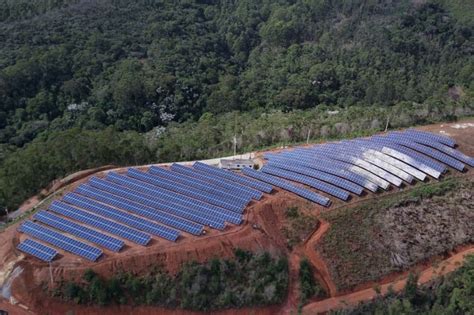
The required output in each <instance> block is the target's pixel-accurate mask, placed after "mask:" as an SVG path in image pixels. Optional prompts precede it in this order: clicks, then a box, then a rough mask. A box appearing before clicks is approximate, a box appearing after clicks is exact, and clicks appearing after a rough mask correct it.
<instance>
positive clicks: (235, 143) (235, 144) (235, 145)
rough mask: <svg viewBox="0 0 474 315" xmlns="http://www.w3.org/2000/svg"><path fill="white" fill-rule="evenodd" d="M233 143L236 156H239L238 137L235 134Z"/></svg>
mask: <svg viewBox="0 0 474 315" xmlns="http://www.w3.org/2000/svg"><path fill="white" fill-rule="evenodd" d="M232 143H233V144H234V156H236V155H237V136H236V135H235V134H234V138H233V139H232Z"/></svg>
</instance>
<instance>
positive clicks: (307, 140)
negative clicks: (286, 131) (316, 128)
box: [306, 128, 311, 144]
mask: <svg viewBox="0 0 474 315" xmlns="http://www.w3.org/2000/svg"><path fill="white" fill-rule="evenodd" d="M310 135H311V128H309V129H308V136H306V144H308V143H309V136H310Z"/></svg>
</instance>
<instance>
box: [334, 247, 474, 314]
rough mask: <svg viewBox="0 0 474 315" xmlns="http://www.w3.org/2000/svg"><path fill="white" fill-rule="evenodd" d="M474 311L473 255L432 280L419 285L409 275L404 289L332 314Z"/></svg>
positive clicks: (470, 312)
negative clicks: (446, 273) (456, 267)
mask: <svg viewBox="0 0 474 315" xmlns="http://www.w3.org/2000/svg"><path fill="white" fill-rule="evenodd" d="M473 312H474V255H470V256H468V257H467V258H466V262H465V264H464V265H463V266H462V267H461V268H459V269H458V270H456V271H454V272H453V273H451V274H448V275H447V276H445V277H440V278H439V279H436V280H435V281H432V282H431V283H429V284H427V285H424V286H421V287H418V286H417V277H416V276H414V275H410V277H409V279H408V281H407V284H406V286H405V290H404V291H403V292H401V293H400V294H394V293H390V294H388V295H387V296H385V297H379V298H377V299H375V300H374V301H371V302H369V303H364V304H361V305H359V306H357V307H356V308H353V309H348V310H340V311H334V312H331V314H333V315H359V314H360V315H362V314H364V315H365V314H374V315H375V314H426V315H435V314H443V315H444V314H446V315H451V314H453V315H454V314H472V313H473Z"/></svg>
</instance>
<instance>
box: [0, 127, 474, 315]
mask: <svg viewBox="0 0 474 315" xmlns="http://www.w3.org/2000/svg"><path fill="white" fill-rule="evenodd" d="M472 122H473V121H472V120H471V121H469V122H467V123H472ZM421 129H424V130H429V131H432V132H440V131H443V132H444V133H445V134H449V135H450V136H452V137H453V138H455V139H456V141H457V142H458V143H459V145H460V149H461V151H463V152H464V153H466V154H469V155H471V156H474V140H473V139H474V124H472V127H470V126H469V125H466V123H465V122H462V123H456V124H445V125H433V126H426V127H422V128H421ZM472 173H473V170H472V169H469V170H468V172H467V173H465V174H458V173H456V172H454V171H451V172H450V173H449V174H448V176H446V177H445V178H443V180H442V181H441V182H442V183H444V182H446V181H447V179H449V178H451V177H459V178H461V179H460V180H467V181H468V182H469V183H470V184H468V185H465V184H462V183H461V185H460V186H459V189H455V190H453V191H451V192H448V193H447V194H446V196H442V197H436V196H435V197H429V198H426V197H423V200H422V201H420V200H418V201H417V200H415V199H416V196H413V195H410V196H409V198H408V199H409V200H408V201H406V200H405V201H403V200H402V202H401V203H398V204H397V202H399V201H400V200H398V199H397V198H398V197H399V195H401V194H403V193H404V192H403V191H400V190H399V189H391V190H390V191H388V192H385V193H383V194H377V195H372V194H366V195H364V196H362V197H361V198H358V197H356V198H353V199H352V200H351V201H350V202H349V203H343V202H341V201H336V202H335V203H334V205H333V207H331V208H330V209H324V208H322V207H319V206H315V205H313V204H311V203H308V202H306V201H304V200H303V199H301V198H298V197H296V196H294V195H293V194H290V193H287V192H284V191H281V190H277V191H276V192H274V193H273V194H272V195H268V196H266V197H265V198H264V199H263V201H262V202H260V203H254V204H252V205H251V206H250V207H249V208H248V209H247V210H246V215H245V223H244V224H243V225H241V226H229V227H228V228H227V229H226V230H225V231H224V232H213V231H210V233H208V235H206V236H202V237H199V238H194V237H191V236H186V235H185V237H184V238H183V239H181V240H180V241H178V242H177V243H176V244H167V243H166V242H161V241H159V240H154V242H152V245H151V246H150V247H149V248H147V249H146V250H144V249H143V248H141V247H139V246H136V245H133V244H128V247H127V248H126V249H125V251H124V252H123V253H120V254H119V255H113V254H112V253H107V254H108V255H107V256H106V257H105V258H104V259H101V260H100V261H99V262H98V263H97V264H92V263H88V262H84V261H83V260H81V259H77V258H75V257H74V256H72V255H69V254H66V253H64V252H62V253H61V255H62V257H61V258H60V259H59V260H57V261H55V262H54V263H53V264H52V268H51V271H52V275H53V279H54V281H60V280H61V279H74V278H78V277H80V276H81V275H82V274H83V272H84V270H85V269H86V268H88V267H93V268H94V270H95V271H96V272H98V273H99V274H101V275H103V276H107V275H111V274H114V273H116V272H117V271H122V270H127V271H131V272H134V273H137V274H140V273H143V272H145V271H147V270H149V268H151V267H152V266H154V265H156V264H158V265H160V266H163V268H165V269H166V270H167V271H169V272H171V273H173V272H176V271H177V270H178V269H179V266H180V265H181V264H183V263H184V262H187V261H190V260H195V261H198V262H203V261H207V260H209V259H210V258H213V257H226V258H228V257H232V255H233V252H234V249H235V248H237V247H239V248H242V249H247V250H251V251H269V252H270V253H272V254H274V255H287V256H288V257H289V259H288V260H289V262H290V285H289V288H290V289H289V294H288V298H287V301H286V303H284V304H283V305H277V306H272V307H266V308H254V309H240V310H227V311H222V312H221V313H222V314H249V313H258V314H276V313H295V311H296V309H297V307H298V303H299V299H298V294H299V288H298V276H297V275H298V268H299V267H298V266H299V262H300V260H301V259H302V257H307V258H308V260H309V261H310V262H311V263H312V265H313V267H314V270H315V278H316V279H317V280H318V281H320V282H321V286H322V287H323V288H325V289H326V291H327V292H328V294H329V296H330V298H328V299H326V300H324V301H316V300H314V299H313V300H310V301H309V304H308V305H307V307H305V308H304V309H308V310H314V311H315V312H318V311H320V310H323V311H327V310H328V309H331V308H333V307H340V306H341V305H343V304H344V303H340V302H341V301H344V296H345V294H347V297H351V298H348V301H355V302H354V303H357V302H358V301H361V300H364V299H369V298H371V295H372V293H373V290H372V289H370V288H371V287H373V286H374V285H376V284H383V283H388V282H390V281H392V280H396V279H397V277H399V276H403V274H406V270H407V268H414V267H417V268H419V270H430V268H431V267H430V266H431V262H432V261H433V260H441V259H445V258H446V257H448V256H450V255H451V254H453V255H455V251H456V250H458V249H459V247H456V245H458V244H467V246H472V242H473V235H472V231H473V230H474V228H473V226H474V224H473V217H472V213H473V210H472V208H473V203H472V200H473V199H474V198H472V191H473V186H472V185H473V184H472ZM85 180H86V179H82V180H81V181H80V182H83V181H85ZM80 182H76V183H74V184H73V185H72V186H70V187H69V188H68V189H67V190H70V189H73V188H74V187H75V186H76V185H77V184H79V183H80ZM429 184H431V183H429ZM469 185H470V186H469ZM420 186H422V185H421V184H419V183H418V184H417V185H415V186H408V187H406V188H405V190H406V191H407V192H410V191H412V190H414V189H415V190H416V188H418V187H420ZM391 198H393V199H394V202H393V203H392V204H389V206H387V204H385V205H384V206H385V207H386V208H384V209H385V211H380V210H381V209H382V208H383V207H376V208H377V209H375V208H374V209H372V210H371V211H369V212H367V213H366V212H364V211H363V210H361V209H360V206H361V205H363V204H364V203H368V204H372V205H374V204H375V203H376V201H384V200H385V201H387V200H389V199H391ZM395 199H397V200H398V201H397V200H395ZM402 199H403V198H402ZM446 199H448V200H446ZM292 207H297V208H298V211H299V213H300V214H301V215H302V216H303V217H304V216H310V217H311V218H314V217H316V218H317V219H316V220H315V221H314V226H315V227H317V229H316V230H314V231H311V228H309V229H308V226H311V225H310V224H304V223H305V222H301V220H300V222H298V221H297V220H296V223H295V220H294V218H292V217H291V215H290V216H288V209H289V208H292ZM446 209H448V210H446ZM331 216H332V217H331ZM338 220H339V221H338ZM303 221H304V220H303ZM16 228H17V225H14V226H12V227H10V228H9V229H7V230H6V231H5V232H3V233H1V234H0V253H1V254H2V255H1V258H0V259H1V262H2V265H3V266H2V268H3V269H2V272H4V271H6V270H7V268H6V266H9V263H10V262H12V261H15V260H18V259H19V260H20V262H18V263H16V265H17V266H21V267H23V268H24V272H23V273H22V274H21V276H20V277H18V279H16V280H15V281H14V282H13V287H12V290H13V295H14V296H15V298H17V300H18V301H19V302H20V303H21V304H23V305H26V306H27V307H28V308H29V309H30V310H31V311H33V312H34V313H37V314H65V313H67V312H71V314H101V315H106V314H119V313H125V314H129V313H130V314H131V313H133V314H149V313H151V312H152V313H153V314H162V313H169V312H170V310H166V309H163V308H157V307H155V308H150V307H134V306H111V307H107V308H101V307H88V306H79V305H71V304H67V303H62V302H60V301H58V300H55V299H51V298H50V297H49V295H48V294H46V292H45V290H44V287H45V284H46V283H48V282H49V281H50V269H49V267H48V266H47V265H46V264H44V263H41V262H39V261H38V260H36V259H34V258H31V257H24V256H23V255H22V254H21V253H20V252H18V251H17V250H16V249H15V246H16V244H17V243H18V242H19V240H20V239H21V238H22V237H23V236H22V235H21V234H19V233H18V232H16ZM298 229H300V230H301V231H299V230H298ZM336 230H337V231H339V232H338V233H334V231H336ZM356 231H359V232H360V233H355V232H356ZM331 233H333V234H331ZM331 235H332V236H331ZM331 242H332V243H331ZM168 243H169V242H168ZM329 245H331V246H329ZM454 248H455V250H454V251H453V249H454ZM468 250H471V249H468ZM354 253H356V254H357V253H358V255H359V256H357V255H355V254H354ZM452 257H456V261H457V262H459V261H462V260H461V256H460V257H458V256H456V255H455V256H452ZM448 259H450V258H448ZM450 266H451V265H450ZM450 268H451V269H453V268H455V267H454V265H453V266H451V267H450ZM11 269H12V268H10V270H11ZM430 275H433V273H431V274H430ZM367 290H368V291H367ZM371 290H372V291H371ZM366 291H367V292H366ZM369 291H370V292H369ZM371 292H372V293H371ZM342 295H344V296H342ZM336 296H338V298H337V300H336V298H335V297H336ZM354 296H355V297H354ZM333 302H334V303H333ZM314 303H317V305H319V306H321V305H322V307H321V308H318V307H319V306H318V307H315V308H312V305H314ZM331 303H332V304H331ZM0 305H1V306H2V307H3V305H5V300H2V301H1V304H0ZM5 308H7V307H5ZM8 309H10V310H11V309H12V308H11V306H8ZM13 309H14V308H13ZM17 309H18V314H20V312H23V309H21V308H18V307H17ZM11 313H12V314H15V313H14V312H13V311H11ZM173 313H175V314H190V313H193V312H188V311H184V310H174V311H173Z"/></svg>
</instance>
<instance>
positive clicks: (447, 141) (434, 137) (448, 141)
mask: <svg viewBox="0 0 474 315" xmlns="http://www.w3.org/2000/svg"><path fill="white" fill-rule="evenodd" d="M405 132H406V133H408V134H415V135H417V136H418V137H423V138H425V139H428V140H433V141H437V142H439V143H442V144H444V145H447V146H450V147H452V148H454V146H455V145H456V141H454V140H453V139H451V138H449V137H446V136H442V135H439V134H434V133H431V132H426V131H420V130H415V129H408V130H407V131H405Z"/></svg>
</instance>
